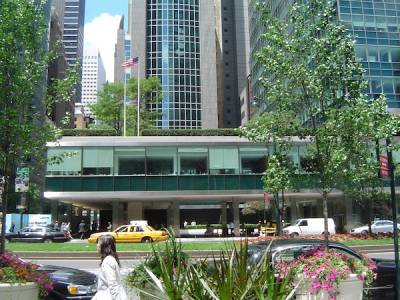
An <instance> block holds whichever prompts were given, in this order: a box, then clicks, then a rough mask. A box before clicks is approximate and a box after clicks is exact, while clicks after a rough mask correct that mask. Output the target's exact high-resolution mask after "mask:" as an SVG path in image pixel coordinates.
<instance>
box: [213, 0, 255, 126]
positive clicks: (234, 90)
mask: <svg viewBox="0 0 400 300" xmlns="http://www.w3.org/2000/svg"><path fill="white" fill-rule="evenodd" d="M215 4H216V5H215V8H216V13H217V14H219V15H218V16H217V28H216V29H217V36H218V37H219V38H218V40H219V47H220V65H219V68H218V69H219V72H218V75H219V76H220V79H219V89H220V90H219V97H221V98H222V99H221V101H220V103H221V104H222V108H221V110H220V113H221V120H222V122H221V123H222V124H221V125H222V126H223V127H238V126H240V124H241V119H242V116H241V112H240V102H239V100H240V94H241V93H242V92H243V90H247V76H248V75H249V74H250V67H249V60H250V57H249V56H250V43H249V28H248V22H249V21H248V1H247V0H235V1H232V0H216V1H215Z"/></svg>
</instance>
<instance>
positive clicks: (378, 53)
mask: <svg viewBox="0 0 400 300" xmlns="http://www.w3.org/2000/svg"><path fill="white" fill-rule="evenodd" d="M339 16H340V20H341V21H342V23H343V24H344V25H345V26H346V27H347V29H348V30H349V32H350V33H351V34H352V35H353V36H354V37H355V40H356V54H357V56H358V58H359V60H360V62H361V63H362V65H363V67H364V68H365V70H366V74H365V75H366V78H367V79H368V81H369V87H368V90H367V93H368V95H369V96H370V97H371V98H378V97H379V95H380V94H382V93H384V94H385V95H386V98H387V100H388V108H389V110H391V111H396V110H397V111H400V31H399V28H400V1H398V0H381V1H377V0H375V1H371V0H369V1H366V0H363V1H352V0H340V1H339Z"/></svg>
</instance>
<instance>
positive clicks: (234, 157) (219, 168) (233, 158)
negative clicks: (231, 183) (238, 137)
mask: <svg viewBox="0 0 400 300" xmlns="http://www.w3.org/2000/svg"><path fill="white" fill-rule="evenodd" d="M238 154H239V151H238V148H237V147H215V148H210V154H209V155H210V165H209V168H210V174H238V173H239V156H238Z"/></svg>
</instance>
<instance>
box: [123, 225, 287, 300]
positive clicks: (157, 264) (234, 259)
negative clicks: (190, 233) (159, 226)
mask: <svg viewBox="0 0 400 300" xmlns="http://www.w3.org/2000/svg"><path fill="white" fill-rule="evenodd" d="M170 236H171V239H170V240H169V241H168V242H167V244H168V245H167V247H166V248H165V251H163V252H161V251H158V250H157V249H156V248H155V247H153V255H152V258H151V259H150V260H148V261H147V262H145V263H143V264H141V265H139V266H138V267H136V268H135V270H134V271H133V272H132V273H131V274H130V275H129V276H128V285H129V286H130V287H131V288H134V289H135V290H136V291H138V292H139V293H140V294H141V296H143V295H145V297H144V299H171V300H181V299H196V300H239V299H254V300H255V299H260V300H278V299H285V298H286V296H287V295H288V294H289V292H290V290H289V289H290V285H289V284H288V283H289V282H288V280H289V279H283V280H281V281H280V280H276V278H275V273H274V271H273V270H272V268H271V265H270V263H269V257H268V256H267V255H265V256H264V258H263V259H261V261H260V262H259V263H257V264H256V265H251V264H250V261H249V260H248V244H247V241H245V242H243V243H241V244H240V245H239V246H238V247H234V248H233V249H231V248H228V247H227V248H226V249H225V250H223V251H221V253H220V255H219V256H216V257H213V259H212V260H211V261H210V260H204V261H197V262H196V261H193V260H190V259H188V257H187V255H186V254H185V253H184V252H183V251H182V245H181V243H180V242H177V241H176V240H175V236H174V234H173V232H170ZM288 278H289V277H288ZM146 297H148V298H146Z"/></svg>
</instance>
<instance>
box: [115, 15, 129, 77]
mask: <svg viewBox="0 0 400 300" xmlns="http://www.w3.org/2000/svg"><path fill="white" fill-rule="evenodd" d="M124 19H125V18H124V17H123V16H122V18H121V22H120V24H119V27H118V31H117V43H116V44H115V50H114V82H124V79H125V78H124V76H125V77H126V80H129V78H130V76H131V74H130V72H129V69H123V68H122V67H121V65H122V63H123V62H124V61H127V60H128V59H129V58H130V57H131V37H130V35H129V34H127V33H126V32H125V29H124Z"/></svg>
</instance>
